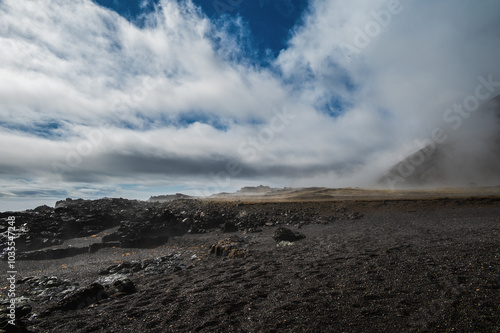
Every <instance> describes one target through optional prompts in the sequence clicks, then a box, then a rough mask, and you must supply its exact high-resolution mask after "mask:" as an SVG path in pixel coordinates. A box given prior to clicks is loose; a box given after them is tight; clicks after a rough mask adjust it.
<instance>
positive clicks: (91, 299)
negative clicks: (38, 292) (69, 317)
mask: <svg viewBox="0 0 500 333" xmlns="http://www.w3.org/2000/svg"><path fill="white" fill-rule="evenodd" d="M108 297H109V296H108V294H107V293H106V291H105V290H104V287H103V286H102V285H101V284H99V283H92V284H91V285H90V286H88V287H85V288H83V289H80V290H77V291H75V292H74V293H72V294H71V295H68V296H67V297H65V298H63V299H62V300H61V301H59V302H58V303H57V305H56V306H55V307H52V308H50V309H49V310H48V311H49V312H52V311H54V310H66V311H67V310H78V309H82V308H84V307H86V306H89V305H91V304H93V303H96V302H98V301H100V300H103V299H106V298H108Z"/></svg>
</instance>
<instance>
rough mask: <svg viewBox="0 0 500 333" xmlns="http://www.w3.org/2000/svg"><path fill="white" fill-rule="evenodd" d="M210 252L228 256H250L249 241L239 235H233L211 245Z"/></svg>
mask: <svg viewBox="0 0 500 333" xmlns="http://www.w3.org/2000/svg"><path fill="white" fill-rule="evenodd" d="M209 251H210V253H213V254H215V255H218V256H223V257H228V258H231V259H233V258H246V257H248V256H250V251H249V250H248V243H247V242H246V241H245V240H244V239H243V238H241V237H239V236H231V237H229V238H226V239H224V240H221V241H218V242H217V243H214V244H212V245H210V248H209Z"/></svg>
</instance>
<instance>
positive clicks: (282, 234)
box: [273, 227, 306, 243]
mask: <svg viewBox="0 0 500 333" xmlns="http://www.w3.org/2000/svg"><path fill="white" fill-rule="evenodd" d="M304 238H306V236H305V235H304V234H302V233H300V232H298V231H292V230H290V229H288V228H282V227H281V228H278V229H276V230H275V231H274V234H273V239H274V240H275V241H276V243H279V242H282V241H287V242H295V241H298V240H301V239H304Z"/></svg>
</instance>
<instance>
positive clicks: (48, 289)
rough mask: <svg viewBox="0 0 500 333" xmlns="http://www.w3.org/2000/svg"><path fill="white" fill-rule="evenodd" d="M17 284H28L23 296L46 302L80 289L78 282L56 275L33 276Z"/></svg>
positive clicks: (27, 298) (30, 299)
mask: <svg viewBox="0 0 500 333" xmlns="http://www.w3.org/2000/svg"><path fill="white" fill-rule="evenodd" d="M16 283H17V284H26V285H27V286H28V288H24V289H25V292H24V293H23V297H24V298H25V299H26V300H28V301H32V302H36V303H40V304H44V303H47V302H49V301H54V300H55V301H57V300H60V299H62V298H64V297H65V296H67V295H68V294H70V293H72V292H74V291H75V290H77V289H78V284H77V283H74V282H72V281H69V280H64V279H59V278H58V277H55V276H50V277H49V276H40V277H37V276H31V277H27V278H24V279H20V280H18V281H17V282H16Z"/></svg>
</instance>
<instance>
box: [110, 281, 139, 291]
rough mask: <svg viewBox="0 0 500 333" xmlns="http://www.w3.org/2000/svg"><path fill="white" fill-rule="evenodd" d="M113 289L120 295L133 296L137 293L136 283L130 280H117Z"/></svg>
mask: <svg viewBox="0 0 500 333" xmlns="http://www.w3.org/2000/svg"><path fill="white" fill-rule="evenodd" d="M113 287H115V288H116V290H117V291H118V292H120V293H125V294H133V293H135V292H137V289H136V288H135V285H134V283H133V282H132V281H130V280H129V279H121V280H116V281H115V282H114V283H113Z"/></svg>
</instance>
